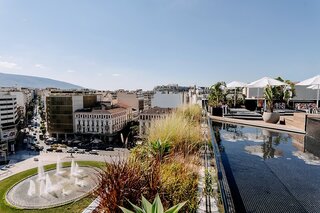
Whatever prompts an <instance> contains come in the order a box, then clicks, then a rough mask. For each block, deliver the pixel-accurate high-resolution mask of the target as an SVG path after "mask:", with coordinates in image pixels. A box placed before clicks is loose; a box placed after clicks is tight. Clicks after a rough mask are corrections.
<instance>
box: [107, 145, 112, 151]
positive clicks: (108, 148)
mask: <svg viewBox="0 0 320 213" xmlns="http://www.w3.org/2000/svg"><path fill="white" fill-rule="evenodd" d="M106 151H114V148H113V147H111V146H110V147H107V148H106Z"/></svg>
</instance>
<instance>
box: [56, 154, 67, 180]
mask: <svg viewBox="0 0 320 213" xmlns="http://www.w3.org/2000/svg"><path fill="white" fill-rule="evenodd" d="M61 168H62V165H61V160H60V156H58V159H57V166H56V175H62V174H63V173H64V172H65V171H62V170H61Z"/></svg>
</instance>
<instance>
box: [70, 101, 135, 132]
mask: <svg viewBox="0 0 320 213" xmlns="http://www.w3.org/2000/svg"><path fill="white" fill-rule="evenodd" d="M131 112H132V111H131V108H130V107H128V108H124V107H117V106H113V107H112V108H110V107H109V106H108V105H105V104H101V106H100V107H94V108H84V109H78V110H76V111H75V113H74V129H75V130H76V133H81V134H106V135H112V134H114V133H117V132H118V131H120V130H122V129H123V127H124V126H125V125H126V124H127V123H128V122H129V121H130V120H131Z"/></svg>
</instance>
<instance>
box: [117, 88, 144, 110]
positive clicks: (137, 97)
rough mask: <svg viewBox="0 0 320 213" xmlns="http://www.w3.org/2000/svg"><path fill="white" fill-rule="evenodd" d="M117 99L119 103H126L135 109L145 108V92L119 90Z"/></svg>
mask: <svg viewBox="0 0 320 213" xmlns="http://www.w3.org/2000/svg"><path fill="white" fill-rule="evenodd" d="M117 99H118V103H119V104H125V105H127V106H129V107H131V108H132V110H133V111H136V112H140V111H142V110H143V107H144V101H143V94H142V92H141V91H140V90H138V91H124V90H119V91H117Z"/></svg>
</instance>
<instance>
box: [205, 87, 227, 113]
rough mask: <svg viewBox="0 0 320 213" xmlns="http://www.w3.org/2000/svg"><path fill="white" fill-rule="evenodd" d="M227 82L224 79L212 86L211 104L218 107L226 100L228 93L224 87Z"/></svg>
mask: <svg viewBox="0 0 320 213" xmlns="http://www.w3.org/2000/svg"><path fill="white" fill-rule="evenodd" d="M225 87H226V83H225V82H223V81H220V82H217V83H216V84H214V85H212V86H211V87H210V94H209V97H208V103H209V105H210V106H213V107H218V106H220V105H222V104H223V103H224V102H225V101H226V93H225V91H224V88H225Z"/></svg>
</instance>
